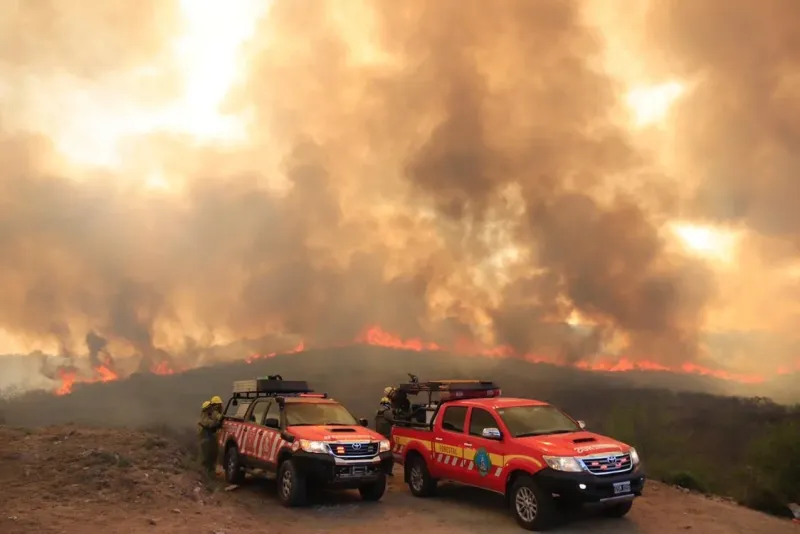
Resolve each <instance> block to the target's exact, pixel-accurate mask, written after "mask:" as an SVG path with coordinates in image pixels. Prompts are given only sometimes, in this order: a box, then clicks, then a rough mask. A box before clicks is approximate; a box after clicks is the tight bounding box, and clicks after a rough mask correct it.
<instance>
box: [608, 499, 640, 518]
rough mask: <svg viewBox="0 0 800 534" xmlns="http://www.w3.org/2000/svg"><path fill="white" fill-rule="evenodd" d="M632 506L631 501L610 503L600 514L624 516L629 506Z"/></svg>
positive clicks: (628, 510)
mask: <svg viewBox="0 0 800 534" xmlns="http://www.w3.org/2000/svg"><path fill="white" fill-rule="evenodd" d="M632 506H633V501H627V502H621V503H617V504H612V505H611V506H608V507H606V508H603V510H602V512H601V513H602V514H603V515H604V516H606V517H616V518H619V517H625V516H626V515H627V514H628V512H630V511H631V507H632Z"/></svg>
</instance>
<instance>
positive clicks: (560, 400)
mask: <svg viewBox="0 0 800 534" xmlns="http://www.w3.org/2000/svg"><path fill="white" fill-rule="evenodd" d="M408 372H412V373H415V374H417V375H419V376H420V377H421V378H422V379H423V380H424V379H437V378H438V379H443V378H482V379H491V380H494V381H496V382H498V383H499V384H500V386H501V387H502V388H503V393H504V395H508V396H522V397H532V398H537V399H541V400H545V401H549V402H552V403H554V404H556V405H558V406H559V407H561V408H562V409H563V410H565V411H566V412H568V413H569V414H570V415H572V416H573V417H575V418H576V419H583V420H584V421H586V423H587V425H588V428H589V430H592V431H595V432H599V433H602V434H607V435H610V436H612V437H615V438H617V439H620V440H622V441H624V442H627V443H630V444H632V445H634V446H636V447H637V449H638V450H639V451H640V454H641V456H642V458H643V460H644V462H645V465H646V467H647V471H648V474H649V475H650V476H652V477H653V478H657V479H661V480H664V481H666V482H668V483H671V484H675V485H679V486H682V487H684V488H686V489H689V490H693V491H700V492H704V493H711V494H716V495H721V496H726V497H730V498H733V499H735V500H736V501H738V502H740V503H742V504H744V505H746V506H749V507H752V508H756V509H759V510H762V511H766V512H769V513H773V514H778V515H787V514H788V513H789V512H788V510H787V508H786V504H787V503H789V502H798V501H800V485H798V484H797V481H798V480H800V408H798V406H791V405H788V404H778V403H776V402H773V401H771V400H769V399H767V398H765V397H761V396H755V395H756V394H762V393H763V391H764V389H763V386H762V388H761V389H756V388H752V387H748V386H740V385H736V384H731V383H729V382H723V381H720V380H716V379H712V378H708V377H699V376H686V375H675V374H668V373H646V372H633V373H592V372H583V371H579V370H575V369H570V368H560V367H555V366H549V365H544V364H529V363H526V362H521V361H513V360H491V359H486V358H463V357H461V358H458V357H453V356H447V355H442V354H436V355H432V354H430V353H416V352H410V351H396V350H391V349H383V348H379V347H353V348H345V349H326V350H318V351H308V352H306V353H302V354H298V355H287V356H278V357H275V358H272V359H265V360H257V361H255V362H253V363H252V364H247V363H245V362H236V363H230V364H220V365H217V366H214V367H207V368H201V369H195V370H192V371H188V372H186V373H181V374H177V375H172V376H155V375H150V374H137V375H133V376H132V377H130V378H129V379H127V380H122V381H118V382H111V383H106V384H85V385H77V386H76V387H75V388H74V391H73V393H72V394H71V395H68V396H64V397H55V396H53V395H51V394H49V393H44V392H36V393H29V394H26V395H23V396H19V397H15V398H13V399H10V400H4V401H0V425H2V424H3V422H5V424H7V425H8V426H10V427H27V428H32V427H41V426H45V425H65V424H75V425H80V426H81V427H95V428H98V427H111V428H115V427H116V428H126V429H147V430H148V431H149V433H147V434H136V435H137V436H140V435H141V436H149V437H141V438H136V439H140V442H137V443H140V447H139V448H140V449H141V450H143V451H148V452H149V453H151V454H155V455H156V457H158V458H161V459H162V460H161V461H164V458H163V457H162V456H160V455H161V454H162V453H163V454H168V453H169V454H176V455H177V456H172V460H170V462H172V463H170V462H167V463H166V464H164V465H171V466H172V467H170V468H169V469H177V470H181V469H194V467H193V465H194V464H193V462H192V461H191V460H187V459H188V458H193V455H194V451H195V449H196V441H195V440H196V437H195V436H196V434H195V425H196V418H197V416H198V415H199V409H200V405H201V403H202V402H203V401H204V400H206V399H208V398H209V397H211V396H212V395H220V396H222V397H223V398H225V397H226V396H227V395H228V394H229V392H230V387H231V383H232V382H233V381H234V380H241V379H246V378H253V377H256V376H264V375H267V374H276V373H278V374H281V375H283V377H284V378H286V379H299V380H307V381H308V382H309V383H310V384H311V386H312V387H313V388H314V389H315V390H317V391H327V392H328V393H329V394H330V395H331V396H333V397H334V398H336V399H338V400H340V401H341V402H343V403H344V404H345V405H346V406H347V407H348V408H349V409H350V411H351V412H353V414H354V415H355V416H356V417H362V416H363V417H367V418H369V419H370V420H372V416H373V414H374V412H375V409H376V407H377V402H378V400H379V399H380V397H381V395H382V390H383V388H384V387H385V386H387V385H391V384H395V383H398V382H402V381H405V380H407V375H406V373H408ZM789 379H791V381H790V380H789ZM795 380H796V378H795V377H787V380H786V382H785V383H784V384H782V385H781V384H777V385H775V386H774V387H773V388H772V390H773V391H775V392H776V395H777V394H783V396H779V398H780V399H781V400H783V401H786V400H795V399H792V398H791V396H789V397H787V396H786V394H785V392H787V391H789V392H791V391H794V393H795V394H798V392H797V391H795V389H794V387H796V382H795ZM788 384H795V386H794V387H791V388H790V387H787V385H788ZM733 395H736V396H733ZM20 432H22V431H20ZM131 436H133V434H131ZM131 439H133V438H131ZM159 440H162V441H159ZM67 441H68V440H67ZM67 441H65V442H64V443H66V442H67ZM170 451H171V452H170ZM79 458H81V460H80V463H79V464H76V465H79V471H81V472H77V473H76V475H77V476H80V475H81V474H82V472H83V473H87V472H88V473H91V474H92V476H93V477H94V478H93V480H95V483H96V484H99V485H102V484H104V482H103V478H102V476H96V475H97V473H98V472H101V471H103V470H104V469H113V470H115V471H119V472H121V473H125V472H126V470H128V471H130V470H132V469H134V470H135V469H139V468H140V467H141V465H146V462H147V461H150V460H147V459H146V458H149V456H147V455H145V456H142V457H137V458H129V457H128V456H126V455H125V454H119V453H117V452H114V451H113V450H95V452H93V453H89V454H87V455H86V456H85V457H80V456H79ZM178 458H180V459H179V460H178ZM142 462H145V464H142ZM169 469H167V471H169ZM198 476H199V474H198ZM131 480H135V478H132V479H131ZM123 485H124V484H123ZM55 486H57V484H56V485H54V487H55ZM56 489H58V488H56ZM101 489H102V488H101ZM62 490H63V489H62Z"/></svg>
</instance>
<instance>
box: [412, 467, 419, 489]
mask: <svg viewBox="0 0 800 534" xmlns="http://www.w3.org/2000/svg"><path fill="white" fill-rule="evenodd" d="M411 487H412V488H414V490H415V491H421V490H422V469H420V468H419V467H417V466H414V467H412V468H411Z"/></svg>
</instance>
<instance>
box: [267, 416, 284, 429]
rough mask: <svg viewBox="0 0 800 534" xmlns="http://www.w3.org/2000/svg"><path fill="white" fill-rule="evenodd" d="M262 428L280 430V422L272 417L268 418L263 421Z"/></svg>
mask: <svg viewBox="0 0 800 534" xmlns="http://www.w3.org/2000/svg"><path fill="white" fill-rule="evenodd" d="M264 426H266V427H268V428H280V427H281V422H280V421H278V420H277V419H276V418H274V417H269V418H267V419H266V420H265V421H264Z"/></svg>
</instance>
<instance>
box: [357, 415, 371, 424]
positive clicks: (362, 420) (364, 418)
mask: <svg viewBox="0 0 800 534" xmlns="http://www.w3.org/2000/svg"><path fill="white" fill-rule="evenodd" d="M358 424H359V425H361V426H369V421H368V420H367V418H366V417H361V418H359V420H358Z"/></svg>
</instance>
